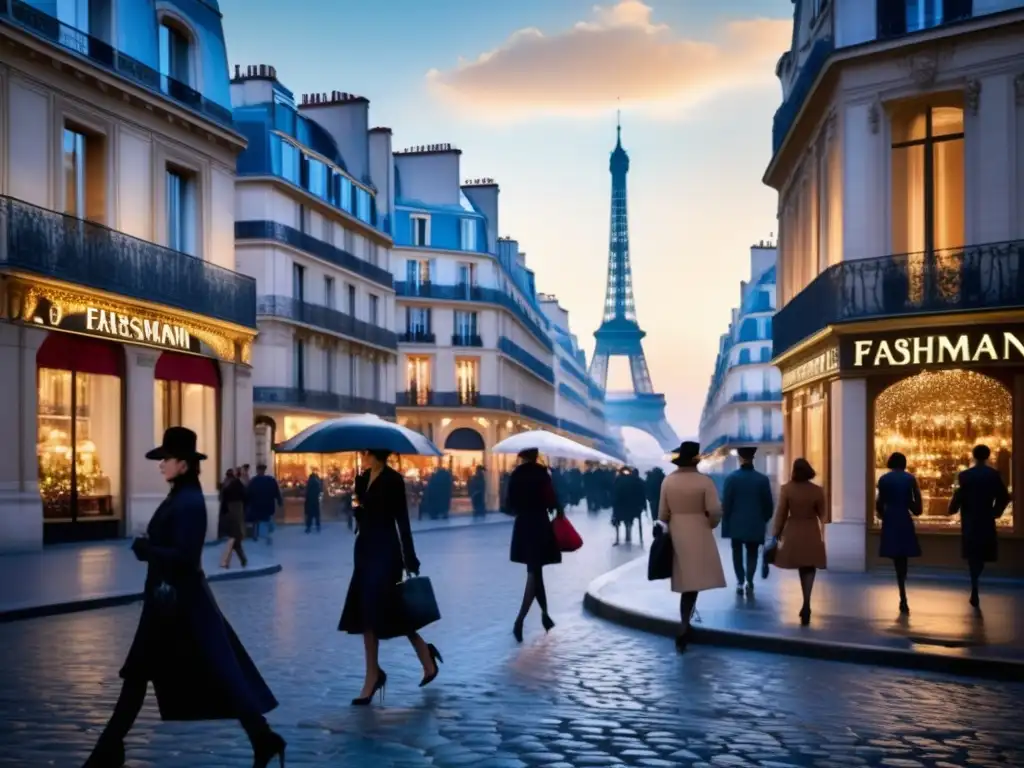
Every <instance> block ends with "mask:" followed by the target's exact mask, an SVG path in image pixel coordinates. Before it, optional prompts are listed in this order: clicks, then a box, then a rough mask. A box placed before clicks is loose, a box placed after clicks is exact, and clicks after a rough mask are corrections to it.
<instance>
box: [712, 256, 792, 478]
mask: <svg viewBox="0 0 1024 768" xmlns="http://www.w3.org/2000/svg"><path fill="white" fill-rule="evenodd" d="M775 259H776V248H775V245H774V244H773V243H765V242H761V243H758V244H757V245H754V246H752V247H751V249H750V280H745V281H743V282H742V283H740V302H739V305H738V306H737V307H736V308H734V309H733V310H732V319H731V321H730V322H729V329H728V330H727V331H726V332H725V333H724V334H722V337H721V339H720V340H719V345H718V356H717V357H716V359H715V368H714V372H713V373H712V374H711V384H710V385H709V386H708V393H707V397H706V399H705V401H704V409H703V411H702V412H701V418H700V443H701V446H702V448H703V450H704V454H705V455H704V464H703V469H704V471H705V472H707V473H708V474H710V475H711V476H712V477H713V478H714V479H715V482H716V483H717V484H718V486H719V490H721V489H722V484H723V482H724V480H725V477H726V476H727V475H728V474H729V473H730V472H732V471H733V470H735V469H738V468H739V458H738V456H737V454H736V450H737V449H738V448H743V447H753V448H757V453H756V454H755V456H754V466H755V468H756V469H758V470H760V471H761V472H764V473H765V474H766V475H768V477H769V478H770V479H771V481H772V485H773V487H775V488H776V489H777V488H778V485H779V481H780V480H781V479H782V478H783V477H784V473H785V462H784V456H783V452H782V448H783V443H782V381H781V376H780V374H779V370H778V368H776V367H775V366H773V365H772V364H771V359H772V316H773V315H774V314H775V290H776V286H775V274H776V272H775Z"/></svg>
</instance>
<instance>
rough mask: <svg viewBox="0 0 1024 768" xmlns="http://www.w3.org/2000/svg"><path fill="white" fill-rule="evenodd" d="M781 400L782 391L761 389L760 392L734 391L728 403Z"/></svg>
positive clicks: (773, 401)
mask: <svg viewBox="0 0 1024 768" xmlns="http://www.w3.org/2000/svg"><path fill="white" fill-rule="evenodd" d="M781 401H782V392H780V391H778V390H774V389H763V390H761V391H760V392H736V393H734V394H733V395H732V396H731V397H730V398H729V400H728V402H730V403H775V402H781Z"/></svg>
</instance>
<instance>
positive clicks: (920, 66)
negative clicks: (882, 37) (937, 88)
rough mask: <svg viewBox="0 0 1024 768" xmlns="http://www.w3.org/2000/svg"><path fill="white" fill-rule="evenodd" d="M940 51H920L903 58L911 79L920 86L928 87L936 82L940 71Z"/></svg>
mask: <svg viewBox="0 0 1024 768" xmlns="http://www.w3.org/2000/svg"><path fill="white" fill-rule="evenodd" d="M939 58H940V57H939V52H938V51H936V50H929V51H920V52H918V53H913V54H911V55H910V56H907V58H906V59H904V60H903V65H904V67H906V69H907V72H908V74H909V75H910V79H911V80H912V81H913V82H914V84H915V85H917V87H919V88H928V87H930V86H931V85H932V84H934V83H935V77H936V75H937V74H938V72H939Z"/></svg>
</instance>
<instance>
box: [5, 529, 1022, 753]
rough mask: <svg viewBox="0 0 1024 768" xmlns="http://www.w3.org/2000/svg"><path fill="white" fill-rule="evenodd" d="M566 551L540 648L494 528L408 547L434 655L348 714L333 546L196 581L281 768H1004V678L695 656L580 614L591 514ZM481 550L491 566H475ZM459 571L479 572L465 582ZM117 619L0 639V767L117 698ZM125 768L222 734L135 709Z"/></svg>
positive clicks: (594, 539)
mask: <svg viewBox="0 0 1024 768" xmlns="http://www.w3.org/2000/svg"><path fill="white" fill-rule="evenodd" d="M574 523H576V524H577V526H578V527H579V529H580V532H581V534H582V535H583V537H584V539H585V540H586V541H587V545H586V546H585V547H584V548H583V549H582V550H580V551H579V552H577V553H574V554H572V555H568V556H566V562H565V563H564V564H563V565H561V566H557V567H552V568H550V569H549V570H548V578H547V581H548V585H547V586H548V593H549V600H550V603H551V613H552V616H553V617H554V619H555V620H556V622H558V625H557V626H556V627H555V629H554V630H552V631H551V632H550V633H544V632H543V629H542V628H541V627H540V621H539V616H538V615H537V614H536V613H534V614H532V615H531V616H530V617H529V620H528V622H527V628H526V635H527V637H526V641H525V642H524V643H523V644H522V645H521V646H519V645H517V644H516V643H515V641H514V639H513V638H512V635H511V632H510V626H509V625H510V623H511V617H512V616H513V614H514V613H515V611H516V609H517V608H518V605H519V601H520V599H521V596H522V589H523V581H524V576H525V574H524V572H523V569H522V568H521V567H519V566H514V565H512V564H509V563H506V562H504V559H505V555H504V553H505V552H507V550H508V535H509V532H510V529H509V528H508V527H507V526H484V527H481V528H473V527H469V528H464V529H458V530H450V531H443V532H436V533H429V534H426V533H425V534H421V535H419V536H418V537H417V540H416V544H417V550H418V554H419V556H420V559H421V560H422V561H423V568H424V574H425V575H428V576H430V578H431V580H432V581H433V583H434V589H435V592H436V593H437V596H438V600H439V602H440V604H441V610H442V613H443V614H444V618H443V620H442V621H441V622H440V623H438V624H437V625H435V626H432V627H428V628H427V629H426V630H425V631H424V637H425V638H426V639H427V640H428V642H433V643H434V644H435V645H437V646H438V648H439V649H440V650H441V652H442V653H443V654H444V657H445V662H446V663H445V664H444V665H442V667H441V675H440V676H439V677H438V679H437V681H436V682H435V683H433V684H432V685H431V686H429V687H428V688H425V689H422V690H421V689H419V688H418V687H417V686H418V683H419V680H420V678H421V677H422V670H421V669H420V667H419V664H418V662H417V661H416V659H415V657H414V656H413V654H412V652H411V651H410V648H409V645H408V643H407V642H405V641H402V640H397V641H394V642H386V643H383V644H382V647H381V665H382V666H383V667H384V668H385V669H387V670H388V676H389V685H388V696H387V700H386V706H384V707H381V706H379V705H374V706H372V707H368V708H364V709H358V710H356V709H353V708H351V707H350V706H349V704H348V702H349V700H350V699H351V698H352V697H353V696H354V695H356V693H357V691H358V689H359V687H360V685H361V684H362V678H363V660H362V647H361V640H360V639H359V638H358V637H351V636H348V635H342V634H340V633H338V632H336V631H335V626H336V623H337V616H338V614H339V613H340V611H341V605H342V603H343V602H344V598H345V590H346V589H347V586H348V576H349V570H350V568H351V549H352V539H351V535H350V534H349V533H348V532H347V530H345V529H344V528H343V527H341V526H333V525H327V526H325V529H324V532H323V534H322V535H321V536H319V537H306V536H304V535H302V534H301V531H295V532H293V531H290V530H287V529H286V530H284V531H281V532H279V535H278V537H277V539H276V541H275V544H274V547H275V555H276V557H277V558H278V559H279V560H280V561H281V562H282V564H283V565H284V570H283V571H282V573H280V574H279V575H277V576H274V577H268V578H261V579H252V580H244V581H236V582H224V583H220V584H215V585H214V586H213V587H212V589H213V591H214V593H215V594H216V596H217V599H218V601H219V602H220V604H221V608H222V610H223V611H224V613H225V615H226V616H227V617H228V618H229V620H230V621H231V623H232V625H233V627H234V628H235V630H236V632H237V633H238V635H239V637H240V638H241V640H242V642H243V644H244V645H245V646H246V649H247V650H248V651H249V653H250V655H251V656H252V657H253V659H254V661H255V662H256V664H257V665H258V666H259V668H260V670H261V672H262V673H263V674H264V676H265V678H266V679H267V681H268V683H269V684H270V686H271V688H272V689H273V690H274V693H275V694H276V696H277V698H278V699H279V700H280V702H281V706H280V707H279V708H278V709H277V710H275V711H274V712H272V713H271V714H270V715H269V718H268V719H269V720H270V722H271V724H272V726H273V727H274V728H275V729H276V730H278V731H279V732H280V733H281V734H282V735H283V736H284V737H285V738H286V739H287V740H288V743H289V745H288V763H289V765H294V766H305V767H307V768H311V767H313V766H325V767H326V766H337V765H369V766H374V768H427V767H428V766H434V767H435V768H444V767H445V766H451V767H452V768H461V766H480V767H481V768H585V767H586V766H596V767H598V768H599V767H600V766H619V765H623V766H625V765H629V766H645V767H646V768H668V766H686V767H690V766H693V767H694V768H859V766H865V767H866V766H885V768H953V766H962V765H972V766H978V768H990V766H991V767H995V766H1002V767H1004V768H1005V766H1013V765H1024V756H1022V753H1021V748H1020V742H1019V739H1018V738H1017V723H1018V720H1019V718H1018V713H1019V712H1020V711H1021V710H1022V708H1024V685H1021V684H1016V683H995V682H992V683H987V682H986V683H978V682H973V681H970V680H966V679H963V678H950V677H943V676H940V675H932V674H915V673H910V672H904V671H894V670H891V669H889V670H887V669H876V668H871V667H857V666H853V665H848V664H835V663H830V662H824V661H814V660H809V659H798V658H791V657H782V656H770V655H765V654H756V653H748V652H741V651H730V650H725V649H714V648H694V649H693V651H692V652H688V654H687V655H685V656H682V657H679V656H677V655H676V654H675V652H674V649H673V647H672V642H671V640H669V639H664V638H658V637H653V636H650V635H646V634H642V633H638V632H633V631H630V630H626V629H622V628H620V627H616V626H613V625H610V624H607V623H604V622H602V621H600V620H597V619H594V618H592V617H590V616H588V615H586V614H584V613H583V611H582V610H581V606H580V603H581V600H582V595H583V591H584V589H585V587H586V585H587V584H588V583H589V581H590V580H591V579H593V578H594V577H596V576H598V575H600V574H601V573H604V572H606V571H608V570H610V569H611V568H613V567H615V566H616V565H619V564H621V563H623V562H625V561H626V560H628V559H629V558H631V557H635V556H643V554H644V553H643V552H641V551H640V550H639V548H634V549H633V550H629V549H627V548H626V547H617V548H612V547H611V546H610V541H611V540H610V538H609V533H610V532H611V531H610V526H608V523H607V519H606V518H601V519H597V520H590V519H588V518H586V517H585V516H584V517H582V518H580V517H577V518H574ZM496 552H497V553H501V555H500V557H498V556H495V554H494V553H496ZM467 574H486V578H485V579H482V580H481V579H477V578H475V577H474V578H470V577H468V576H467ZM138 613H139V608H138V606H123V607H118V608H108V609H103V610H98V611H91V612H87V613H79V614H69V615H66V616H57V617H51V618H46V619H35V620H31V621H24V622H16V623H10V624H3V625H0V648H3V649H4V659H3V661H4V663H3V664H2V665H0V743H2V744H3V745H4V750H3V751H2V752H0V766H2V767H3V768H7V766H17V767H18V768H26V766H28V767H30V768H36V767H37V766H38V768H47V767H50V766H52V767H53V768H65V766H66V767H67V768H78V767H79V766H81V764H82V762H83V761H84V759H85V757H86V755H87V754H88V752H89V750H90V748H91V746H92V744H93V743H94V741H95V739H96V737H97V735H98V733H99V731H100V730H101V729H102V727H103V724H104V722H105V719H106V717H107V716H108V715H109V712H110V710H111V707H112V705H113V702H114V701H115V699H116V698H117V694H118V691H119V689H120V681H119V679H118V678H117V671H118V669H119V668H120V665H121V663H122V662H123V659H124V655H125V653H126V651H127V649H128V647H129V645H130V643H131V640H132V635H133V633H134V630H135V623H136V622H137V620H138ZM127 746H128V753H129V762H128V766H130V768H157V767H159V768H248V767H249V766H251V765H252V758H251V754H250V752H249V746H248V741H247V740H246V738H245V734H244V733H243V732H242V729H241V728H240V727H239V726H238V724H237V723H233V722H216V723H163V722H161V721H160V720H159V716H158V713H157V711H156V708H155V703H154V702H153V701H152V700H148V701H147V703H146V706H145V707H144V708H143V711H142V714H141V715H140V717H139V720H138V723H137V724H136V727H135V729H134V730H133V731H132V733H131V734H130V736H129V738H128V742H127Z"/></svg>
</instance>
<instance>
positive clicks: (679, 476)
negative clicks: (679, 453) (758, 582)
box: [658, 468, 725, 592]
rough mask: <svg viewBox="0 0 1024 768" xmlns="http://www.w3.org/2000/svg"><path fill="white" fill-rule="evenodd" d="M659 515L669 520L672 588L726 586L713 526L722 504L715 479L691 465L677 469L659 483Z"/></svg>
mask: <svg viewBox="0 0 1024 768" xmlns="http://www.w3.org/2000/svg"><path fill="white" fill-rule="evenodd" d="M658 519H660V520H661V521H662V522H665V523H668V530H669V533H670V534H671V535H672V549H673V552H674V556H675V562H673V563H672V591H673V592H701V591H703V590H705V589H718V588H720V587H724V586H725V573H724V572H723V571H722V559H721V558H720V557H719V556H718V542H716V541H715V534H714V529H715V527H716V526H717V525H718V523H719V522H721V519H722V506H721V504H719V502H718V491H717V489H716V488H715V483H714V481H713V480H712V479H711V478H710V477H708V476H707V475H702V474H700V472H698V471H697V470H696V468H694V469H682V468H680V469H677V470H676V471H675V472H673V473H672V474H671V475H669V476H668V477H666V478H665V482H663V483H662V484H661V501H660V503H659V506H658Z"/></svg>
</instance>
